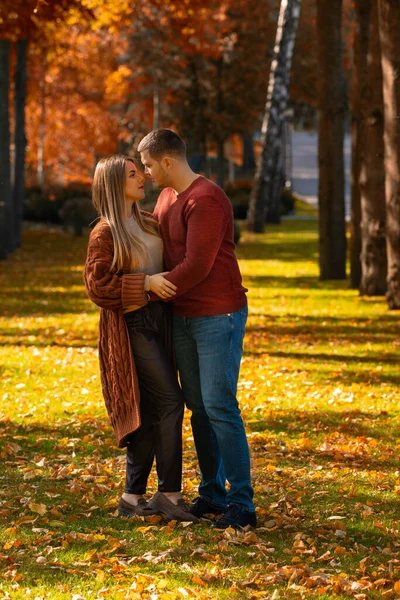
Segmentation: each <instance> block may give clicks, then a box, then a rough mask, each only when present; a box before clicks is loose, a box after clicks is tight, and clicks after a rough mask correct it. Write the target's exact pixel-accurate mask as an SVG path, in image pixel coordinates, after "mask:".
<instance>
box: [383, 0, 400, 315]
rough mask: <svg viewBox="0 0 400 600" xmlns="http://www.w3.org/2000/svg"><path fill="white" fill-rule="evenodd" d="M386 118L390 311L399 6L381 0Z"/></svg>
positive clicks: (398, 263)
mask: <svg viewBox="0 0 400 600" xmlns="http://www.w3.org/2000/svg"><path fill="white" fill-rule="evenodd" d="M378 6H379V34H380V42H381V53H382V75H383V102H384V118H385V126H384V131H385V136H384V143H385V197H386V247H387V256H388V276H387V293H386V297H387V300H388V304H389V308H390V309H400V27H399V23H400V4H399V1H398V0H379V3H378Z"/></svg>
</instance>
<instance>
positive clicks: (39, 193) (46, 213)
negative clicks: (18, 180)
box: [24, 183, 91, 224]
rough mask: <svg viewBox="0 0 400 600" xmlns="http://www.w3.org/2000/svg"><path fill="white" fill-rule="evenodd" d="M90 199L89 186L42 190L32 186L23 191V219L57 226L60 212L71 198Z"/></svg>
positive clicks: (72, 185) (81, 185)
mask: <svg viewBox="0 0 400 600" xmlns="http://www.w3.org/2000/svg"><path fill="white" fill-rule="evenodd" d="M77 197H80V198H89V199H90V197H91V191H90V186H89V185H87V184H83V183H73V184H70V185H68V186H66V187H61V186H53V187H50V188H42V187H40V186H33V187H30V188H27V189H26V190H25V200H24V219H25V220H26V221H36V222H42V223H54V224H59V223H60V222H61V219H60V210H61V209H62V207H63V206H64V204H65V203H66V202H67V200H69V199H71V198H77Z"/></svg>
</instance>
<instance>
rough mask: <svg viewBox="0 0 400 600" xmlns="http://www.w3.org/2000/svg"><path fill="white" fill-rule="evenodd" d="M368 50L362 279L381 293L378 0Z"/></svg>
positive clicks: (365, 288) (369, 290) (363, 289)
mask: <svg viewBox="0 0 400 600" xmlns="http://www.w3.org/2000/svg"><path fill="white" fill-rule="evenodd" d="M372 3H373V6H372V14H371V23H370V25H369V28H370V38H369V48H368V54H367V61H368V71H367V76H366V78H365V81H366V85H365V87H364V89H363V100H362V122H363V125H362V127H363V132H364V134H363V143H362V147H361V171H360V195H361V214H362V221H361V231H362V253H361V262H362V280H361V285H360V293H361V294H365V295H368V296H379V295H383V294H385V292H386V276H387V256H386V236H385V221H386V207H385V168H384V162H383V161H384V143H383V127H384V122H383V96H382V64H381V47H380V40H379V28H378V2H377V0H372Z"/></svg>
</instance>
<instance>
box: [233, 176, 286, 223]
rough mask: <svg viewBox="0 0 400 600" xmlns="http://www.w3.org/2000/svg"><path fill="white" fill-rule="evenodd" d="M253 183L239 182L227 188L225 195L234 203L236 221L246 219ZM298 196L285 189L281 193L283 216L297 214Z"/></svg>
mask: <svg viewBox="0 0 400 600" xmlns="http://www.w3.org/2000/svg"><path fill="white" fill-rule="evenodd" d="M252 185H253V182H252V181H248V180H245V181H237V182H235V183H228V184H227V185H226V186H225V193H226V195H227V196H228V198H229V199H230V201H231V202H232V206H233V214H234V217H235V219H240V220H242V219H246V217H247V211H248V208H249V201H250V194H251V189H252ZM295 200H296V194H293V192H291V191H290V190H289V189H287V188H283V189H282V192H281V215H291V214H294V212H295V204H296V203H295Z"/></svg>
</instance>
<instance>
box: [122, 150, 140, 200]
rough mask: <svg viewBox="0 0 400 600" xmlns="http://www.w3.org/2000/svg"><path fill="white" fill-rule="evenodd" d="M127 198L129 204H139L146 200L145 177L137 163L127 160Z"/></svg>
mask: <svg viewBox="0 0 400 600" xmlns="http://www.w3.org/2000/svg"><path fill="white" fill-rule="evenodd" d="M125 175H126V184H125V197H126V200H127V202H128V203H129V204H132V202H137V201H138V200H142V199H143V198H144V180H145V175H144V173H143V171H142V170H141V169H139V168H138V167H137V166H136V164H135V163H133V162H131V161H130V160H127V161H126V163H125Z"/></svg>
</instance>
